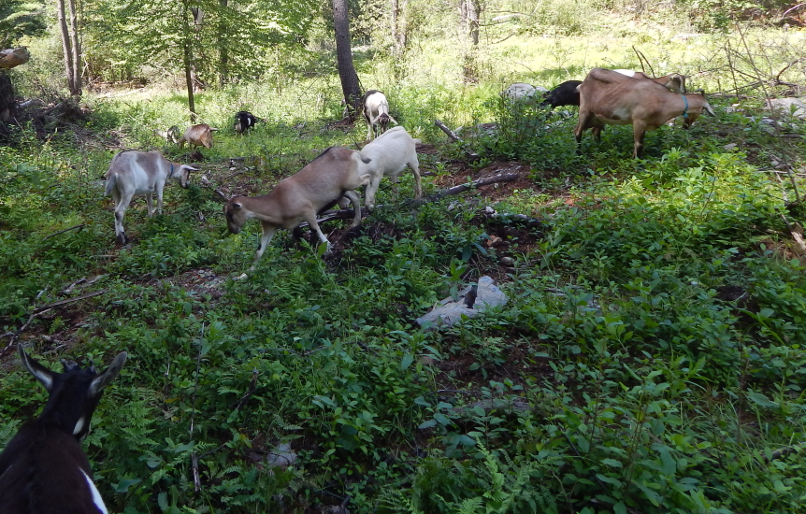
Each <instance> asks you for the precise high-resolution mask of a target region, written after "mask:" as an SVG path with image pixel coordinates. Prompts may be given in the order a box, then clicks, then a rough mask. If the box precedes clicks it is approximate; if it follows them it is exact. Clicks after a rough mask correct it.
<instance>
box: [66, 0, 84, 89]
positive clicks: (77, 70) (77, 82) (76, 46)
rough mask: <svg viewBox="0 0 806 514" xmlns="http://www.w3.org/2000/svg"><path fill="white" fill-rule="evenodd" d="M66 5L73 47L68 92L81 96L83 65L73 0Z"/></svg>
mask: <svg viewBox="0 0 806 514" xmlns="http://www.w3.org/2000/svg"><path fill="white" fill-rule="evenodd" d="M62 1H63V0H62ZM68 5H69V7H70V31H71V34H70V40H71V42H72V47H73V58H72V59H71V61H72V64H73V69H72V75H73V89H72V90H71V91H70V93H72V95H73V96H81V89H82V84H81V71H82V68H83V66H82V63H81V42H80V41H79V37H78V36H79V32H78V16H77V15H76V3H75V0H69V3H68Z"/></svg>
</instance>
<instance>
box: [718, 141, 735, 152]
mask: <svg viewBox="0 0 806 514" xmlns="http://www.w3.org/2000/svg"><path fill="white" fill-rule="evenodd" d="M737 146H738V145H737V144H736V143H731V144H729V145H725V146H723V147H722V149H723V150H725V151H726V152H732V151H734V150H736V147H737Z"/></svg>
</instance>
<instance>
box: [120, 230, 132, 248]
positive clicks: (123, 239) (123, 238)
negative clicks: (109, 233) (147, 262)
mask: <svg viewBox="0 0 806 514" xmlns="http://www.w3.org/2000/svg"><path fill="white" fill-rule="evenodd" d="M130 241H131V240H130V239H129V238H128V237H126V234H124V233H123V232H121V233H120V234H118V242H119V243H120V244H121V245H126V244H129V242H130Z"/></svg>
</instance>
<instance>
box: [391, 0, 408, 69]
mask: <svg viewBox="0 0 806 514" xmlns="http://www.w3.org/2000/svg"><path fill="white" fill-rule="evenodd" d="M407 3H408V1H407V0H392V16H391V18H392V39H393V40H394V43H395V56H396V57H401V56H402V55H403V54H404V53H405V51H406V43H407V42H408V35H409V31H408V27H407V24H406V14H405V12H406V4H407Z"/></svg>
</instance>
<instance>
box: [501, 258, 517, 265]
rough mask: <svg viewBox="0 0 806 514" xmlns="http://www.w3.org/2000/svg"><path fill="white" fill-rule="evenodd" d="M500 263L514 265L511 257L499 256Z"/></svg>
mask: <svg viewBox="0 0 806 514" xmlns="http://www.w3.org/2000/svg"><path fill="white" fill-rule="evenodd" d="M501 264H502V265H503V266H514V265H515V259H513V258H512V257H501Z"/></svg>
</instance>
